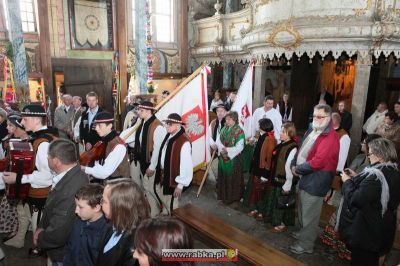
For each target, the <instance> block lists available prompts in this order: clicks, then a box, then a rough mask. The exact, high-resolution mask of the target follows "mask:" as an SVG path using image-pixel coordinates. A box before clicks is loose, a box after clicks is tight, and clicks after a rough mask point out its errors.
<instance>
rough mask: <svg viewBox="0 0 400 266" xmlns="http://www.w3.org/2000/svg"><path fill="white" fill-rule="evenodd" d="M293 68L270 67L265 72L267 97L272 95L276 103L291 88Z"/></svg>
mask: <svg viewBox="0 0 400 266" xmlns="http://www.w3.org/2000/svg"><path fill="white" fill-rule="evenodd" d="M291 74H292V71H291V68H290V67H289V66H268V67H267V70H266V71H265V76H264V78H265V88H264V90H265V96H267V95H272V96H273V97H274V99H275V101H276V102H278V101H280V100H281V99H282V96H283V93H285V92H286V93H287V92H288V90H289V88H290V78H291Z"/></svg>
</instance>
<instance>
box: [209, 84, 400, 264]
mask: <svg viewBox="0 0 400 266" xmlns="http://www.w3.org/2000/svg"><path fill="white" fill-rule="evenodd" d="M228 97H229V96H228ZM288 98H289V97H288V95H287V94H285V95H283V99H282V101H280V102H279V103H278V104H276V105H275V102H274V98H273V97H272V96H271V95H268V96H266V97H265V100H264V106H262V107H260V108H257V109H256V110H255V111H254V113H253V136H252V137H250V138H247V139H245V138H244V135H243V131H242V130H241V129H240V127H238V126H237V125H238V121H237V114H236V113H235V112H229V107H227V104H226V102H225V103H224V102H223V101H222V100H221V99H220V95H219V94H218V93H216V94H215V98H214V100H213V104H214V107H213V109H212V110H213V111H214V112H215V113H216V115H217V118H216V119H215V120H213V121H211V124H210V127H209V130H210V136H211V137H210V138H211V139H210V143H211V148H212V149H213V150H215V151H217V153H218V154H219V157H218V167H217V168H216V167H214V168H213V171H214V172H215V175H216V176H217V177H218V178H217V198H218V200H219V201H220V202H221V204H231V203H232V202H239V201H241V202H242V204H243V205H244V206H246V207H247V208H248V210H249V212H248V215H249V216H250V217H254V218H255V219H256V220H258V221H264V222H265V223H267V224H270V225H271V231H272V232H274V233H282V232H285V231H287V230H288V226H293V225H295V206H296V205H297V215H298V220H299V225H300V230H298V231H294V232H292V233H291V236H292V237H293V238H294V239H295V242H294V243H293V244H292V245H291V246H290V251H291V252H293V253H295V254H303V253H313V251H314V246H315V242H316V239H317V238H318V237H320V238H321V240H322V242H323V243H325V244H327V245H328V246H329V247H330V248H331V249H332V251H333V252H337V254H338V256H339V257H340V258H342V259H347V260H351V261H352V264H353V265H378V262H379V258H381V265H382V260H383V259H384V256H385V255H386V254H387V253H388V252H389V251H390V248H391V246H392V244H393V240H394V236H395V231H396V230H395V228H396V220H397V219H396V214H397V207H398V205H399V202H400V201H399V199H398V198H399V196H398V193H396V192H395V191H399V189H400V185H399V181H400V172H399V170H398V166H397V164H398V161H399V159H398V156H397V154H398V153H399V150H400V149H399V147H400V103H399V102H396V103H395V104H394V110H393V111H388V110H387V104H386V103H380V104H379V105H378V107H377V110H376V111H375V113H374V114H372V115H371V117H370V118H368V119H367V121H366V122H365V124H364V126H363V135H364V136H365V139H364V141H363V142H362V146H361V154H360V155H358V156H357V157H356V158H355V159H354V161H353V162H352V163H351V164H350V163H347V161H348V154H349V150H350V144H351V136H350V129H351V128H352V115H351V113H350V112H349V111H348V110H346V102H345V101H339V102H338V103H337V107H336V108H335V109H336V110H335V111H336V112H335V111H333V108H332V107H333V104H334V102H333V98H332V97H331V95H330V94H329V92H327V91H326V90H325V89H322V90H321V93H320V94H319V95H318V97H317V99H316V102H317V105H316V106H315V107H314V108H313V111H312V112H311V115H310V127H309V129H308V130H307V131H306V133H305V135H304V136H300V137H299V136H297V134H296V128H295V125H294V124H293V123H292V112H293V107H292V105H291V104H290V102H289V101H288ZM331 98H332V99H331ZM212 106H213V105H212ZM235 126H236V127H235ZM299 139H301V142H299ZM246 149H247V150H251V156H250V157H248V156H246V153H245V152H244V151H245V150H246ZM248 163H250V167H249V174H250V176H249V179H248V182H247V185H244V179H243V174H242V173H243V172H244V168H245V166H244V165H245V164H248ZM296 201H297V202H296ZM324 202H325V204H329V205H332V206H333V207H334V208H335V209H336V211H335V212H334V213H333V214H332V216H331V218H330V220H329V224H328V225H327V226H326V228H325V230H324V232H323V233H322V235H319V223H320V216H321V211H322V207H323V204H324Z"/></svg>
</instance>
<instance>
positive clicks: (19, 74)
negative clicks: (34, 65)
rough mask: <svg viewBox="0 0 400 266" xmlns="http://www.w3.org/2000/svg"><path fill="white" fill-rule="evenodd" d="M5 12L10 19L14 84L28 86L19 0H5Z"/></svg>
mask: <svg viewBox="0 0 400 266" xmlns="http://www.w3.org/2000/svg"><path fill="white" fill-rule="evenodd" d="M6 5H7V13H8V18H9V21H10V29H9V33H10V36H9V37H10V41H11V44H12V49H13V64H14V80H15V85H16V86H22V87H24V88H26V89H27V88H28V70H27V68H26V54H25V46H24V35H23V32H22V22H21V13H20V8H19V1H15V0H7V4H6Z"/></svg>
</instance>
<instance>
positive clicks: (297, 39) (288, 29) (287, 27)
mask: <svg viewBox="0 0 400 266" xmlns="http://www.w3.org/2000/svg"><path fill="white" fill-rule="evenodd" d="M285 33H286V34H289V35H291V36H293V40H292V41H289V42H285V43H284V42H277V41H276V40H275V39H276V37H278V35H279V34H285ZM303 39H304V38H303V37H301V35H300V32H299V31H298V30H297V29H295V28H294V27H293V26H292V24H291V23H290V22H284V23H282V24H279V25H277V26H276V27H275V28H274V29H273V30H272V32H271V34H270V35H269V37H268V38H267V43H269V44H271V46H272V47H279V48H284V49H287V50H290V49H293V48H296V47H298V46H299V45H300V43H301V41H303Z"/></svg>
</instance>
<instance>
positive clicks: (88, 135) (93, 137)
mask: <svg viewBox="0 0 400 266" xmlns="http://www.w3.org/2000/svg"><path fill="white" fill-rule="evenodd" d="M102 111H104V110H103V109H102V108H100V106H99V109H98V111H97V113H96V115H97V114H98V113H100V112H102ZM93 121H94V118H93ZM93 121H92V124H90V125H91V127H90V128H89V109H88V110H87V111H86V112H84V113H83V114H82V116H81V123H80V124H79V138H80V140H81V141H82V140H84V141H85V143H90V144H92V145H95V144H96V143H97V142H98V141H99V140H100V136H99V134H97V132H96V130H95V129H94V123H93Z"/></svg>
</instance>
